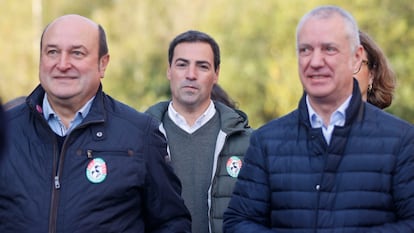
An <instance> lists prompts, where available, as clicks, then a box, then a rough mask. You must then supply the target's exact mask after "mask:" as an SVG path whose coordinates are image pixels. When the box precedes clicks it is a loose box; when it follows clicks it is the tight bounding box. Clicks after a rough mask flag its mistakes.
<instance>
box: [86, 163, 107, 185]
mask: <svg viewBox="0 0 414 233" xmlns="http://www.w3.org/2000/svg"><path fill="white" fill-rule="evenodd" d="M107 171H108V170H107V167H106V163H105V160H103V159H101V158H95V159H93V160H91V161H90V162H89V164H88V166H87V167H86V178H88V180H89V181H90V182H91V183H94V184H98V183H102V182H103V181H104V180H105V178H106V175H107Z"/></svg>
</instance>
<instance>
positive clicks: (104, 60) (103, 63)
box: [98, 54, 109, 78]
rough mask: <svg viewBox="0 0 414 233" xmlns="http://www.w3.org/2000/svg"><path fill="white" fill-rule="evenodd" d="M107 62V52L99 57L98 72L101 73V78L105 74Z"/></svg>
mask: <svg viewBox="0 0 414 233" xmlns="http://www.w3.org/2000/svg"><path fill="white" fill-rule="evenodd" d="M108 64H109V54H105V55H104V56H103V57H101V59H99V67H98V69H99V73H100V74H101V78H103V77H104V76H105V71H106V67H108Z"/></svg>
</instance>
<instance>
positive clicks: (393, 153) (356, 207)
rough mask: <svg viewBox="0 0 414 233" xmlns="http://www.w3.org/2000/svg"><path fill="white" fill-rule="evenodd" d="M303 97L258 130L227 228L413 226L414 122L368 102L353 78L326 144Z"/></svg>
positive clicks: (359, 231)
mask: <svg viewBox="0 0 414 233" xmlns="http://www.w3.org/2000/svg"><path fill="white" fill-rule="evenodd" d="M305 95H306V94H305ZM305 95H304V96H303V97H302V99H301V101H300V103H299V108H298V109H297V110H295V111H293V112H292V113H290V114H288V115H287V116H284V117H282V118H280V119H276V120H274V121H272V122H270V123H268V124H266V125H265V126H263V127H261V128H260V129H258V130H257V131H255V132H254V133H253V134H252V137H251V142H250V146H249V149H248V150H247V153H246V156H245V162H244V166H243V167H242V169H241V171H240V174H239V176H238V181H237V183H236V186H235V190H234V194H233V197H232V200H231V201H230V204H229V207H228V209H227V211H226V212H225V214H224V232H225V233H235V232H243V233H258V232H260V233H266V232H269V233H270V232H275V233H276V232H277V233H316V232H317V233H374V232H375V233H412V232H414V128H413V126H412V125H411V124H409V123H407V122H404V121H402V120H400V119H398V118H396V117H394V116H392V115H390V114H388V113H386V112H384V111H382V110H380V109H379V108H376V107H374V106H373V105H371V104H368V103H365V102H363V101H362V100H361V94H360V91H359V87H358V84H357V83H356V81H354V90H353V95H352V99H351V102H350V105H349V107H348V109H347V110H346V120H345V125H344V126H343V127H338V126H336V127H335V128H334V131H333V134H332V138H331V142H330V144H329V145H328V144H327V143H326V142H325V139H324V137H323V134H322V131H321V129H320V128H315V129H313V128H312V127H311V125H310V121H309V115H308V110H307V106H306V101H305Z"/></svg>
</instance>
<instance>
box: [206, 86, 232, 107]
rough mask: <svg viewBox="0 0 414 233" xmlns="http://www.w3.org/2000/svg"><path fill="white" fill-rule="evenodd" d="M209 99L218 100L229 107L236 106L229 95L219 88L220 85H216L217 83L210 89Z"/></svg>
mask: <svg viewBox="0 0 414 233" xmlns="http://www.w3.org/2000/svg"><path fill="white" fill-rule="evenodd" d="M211 99H212V100H216V101H219V102H221V103H223V104H225V105H227V106H228V107H230V108H233V109H236V108H237V104H236V102H235V101H234V100H232V99H231V98H230V96H229V95H228V94H227V92H226V91H225V90H224V89H223V88H221V87H220V85H218V84H217V83H216V84H214V85H213V88H212V89H211Z"/></svg>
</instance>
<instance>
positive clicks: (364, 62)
mask: <svg viewBox="0 0 414 233" xmlns="http://www.w3.org/2000/svg"><path fill="white" fill-rule="evenodd" d="M362 65H366V66H367V68H368V69H370V63H369V61H368V60H362V61H361V65H359V67H358V70H356V71H355V72H354V74H358V73H359V71H361V67H362Z"/></svg>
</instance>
